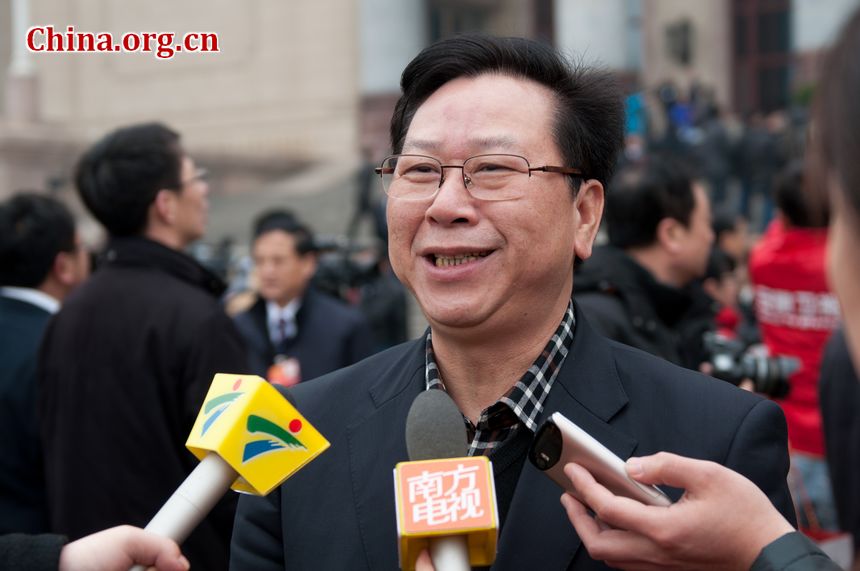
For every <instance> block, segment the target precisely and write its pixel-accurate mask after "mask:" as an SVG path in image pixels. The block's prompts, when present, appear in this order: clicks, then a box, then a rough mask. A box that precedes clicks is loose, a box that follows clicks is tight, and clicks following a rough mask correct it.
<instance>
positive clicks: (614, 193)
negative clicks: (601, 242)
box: [605, 156, 696, 249]
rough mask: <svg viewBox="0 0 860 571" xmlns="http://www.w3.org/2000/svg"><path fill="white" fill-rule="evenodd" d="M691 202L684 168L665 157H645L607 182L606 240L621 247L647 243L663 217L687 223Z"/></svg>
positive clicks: (691, 188)
mask: <svg viewBox="0 0 860 571" xmlns="http://www.w3.org/2000/svg"><path fill="white" fill-rule="evenodd" d="M695 205H696V201H695V196H694V194H693V178H692V177H691V175H690V173H689V172H688V171H687V169H686V168H684V167H683V166H682V165H681V164H679V163H677V162H676V161H673V160H672V159H669V158H664V157H656V156H652V157H649V158H648V159H647V160H646V161H644V162H643V163H641V164H636V165H632V166H629V167H627V168H625V169H624V170H622V171H621V172H619V173H618V174H617V175H616V176H615V178H614V179H613V180H612V183H611V184H610V185H609V191H608V192H607V193H606V213H605V217H606V218H605V220H606V226H607V231H608V234H609V242H610V243H611V244H612V245H613V246H616V247H618V248H622V249H627V248H634V247H638V246H649V245H651V244H653V243H654V241H655V240H656V239H657V226H658V224H659V223H660V221H661V220H663V219H664V218H674V219H675V220H677V221H678V222H680V223H681V224H683V225H684V226H689V225H690V215H691V214H692V212H693V209H694V208H695Z"/></svg>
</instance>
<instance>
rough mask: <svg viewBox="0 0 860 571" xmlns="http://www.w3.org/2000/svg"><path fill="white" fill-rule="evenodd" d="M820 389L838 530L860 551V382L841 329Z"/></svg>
mask: <svg viewBox="0 0 860 571" xmlns="http://www.w3.org/2000/svg"><path fill="white" fill-rule="evenodd" d="M818 390H819V396H820V402H821V420H822V425H823V427H824V444H825V449H826V452H827V467H828V469H829V471H830V484H831V486H832V487H833V498H834V499H835V500H836V511H837V513H838V514H839V527H840V528H841V529H843V530H845V531H848V532H850V533H851V535H852V536H853V538H854V546H855V547H854V548H855V550H856V551H858V552H860V418H858V414H857V413H858V411H860V382H858V377H857V372H856V371H855V370H854V366H853V364H852V362H851V355H850V354H849V352H848V346H847V344H846V341H845V332H844V331H842V330H841V329H840V330H838V331H836V332H835V333H834V334H833V336H832V337H831V338H830V341H829V342H828V343H827V347H826V348H825V350H824V356H823V357H822V359H821V377H820V379H819V382H818Z"/></svg>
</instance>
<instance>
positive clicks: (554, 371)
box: [424, 302, 576, 456]
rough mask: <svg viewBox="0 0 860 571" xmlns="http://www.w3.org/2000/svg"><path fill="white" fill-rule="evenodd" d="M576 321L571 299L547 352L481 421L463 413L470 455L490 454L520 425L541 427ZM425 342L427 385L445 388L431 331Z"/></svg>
mask: <svg viewBox="0 0 860 571" xmlns="http://www.w3.org/2000/svg"><path fill="white" fill-rule="evenodd" d="M575 324H576V319H575V318H574V315H573V302H569V303H568V304H567V311H565V313H564V318H563V319H562V320H561V323H560V324H559V326H558V329H556V331H555V333H554V334H553V336H552V338H551V339H550V340H549V342H548V343H547V344H546V347H544V350H543V352H542V353H541V354H540V355H539V356H538V358H537V359H536V360H535V362H534V363H532V366H531V367H529V369H528V371H526V373H525V374H524V375H523V376H522V378H520V380H519V381H517V382H516V384H514V386H513V387H511V390H510V391H508V392H507V394H505V395H504V396H503V397H501V398H500V399H499V400H497V401H496V402H495V403H493V404H492V405H490V406H489V407H488V408H486V409H484V410H483V411H482V412H481V416H480V417H479V418H478V423H477V424H472V422H471V421H470V420H469V419H468V418H466V417H465V416H464V417H463V421H464V422H465V423H466V430H467V432H468V435H469V442H470V444H469V456H482V455H483V456H486V455H489V454H490V452H491V451H492V450H493V449H494V448H495V447H496V446H498V445H500V444H501V443H503V442H504V441H505V440H507V439H508V438H510V437H511V436H513V435H514V433H515V432H516V431H517V429H518V428H519V427H520V426H525V427H526V428H528V429H529V430H530V431H532V432H535V431H536V430H537V423H536V421H535V419H536V418H537V417H538V415H539V414H540V413H541V412H542V411H543V403H544V401H545V400H546V397H547V395H548V394H549V391H550V389H551V388H552V384H553V382H554V381H555V378H556V376H557V375H558V371H559V370H560V369H561V365H562V363H564V359H565V357H567V352H568V350H569V349H570V344H571V342H572V341H573V328H574V326H575ZM425 346H426V361H425V367H424V377H425V380H426V383H427V389H428V390H429V389H440V390H443V391H444V390H445V384H444V382H443V381H442V378H441V377H440V375H439V368H438V367H437V365H436V357H435V355H434V354H433V342H432V339H431V335H430V332H428V333H427V340H426V343H425Z"/></svg>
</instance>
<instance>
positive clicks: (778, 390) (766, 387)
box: [704, 331, 800, 398]
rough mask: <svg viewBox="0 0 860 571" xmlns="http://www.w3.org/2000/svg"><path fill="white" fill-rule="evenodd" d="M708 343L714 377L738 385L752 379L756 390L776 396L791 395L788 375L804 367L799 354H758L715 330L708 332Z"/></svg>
mask: <svg viewBox="0 0 860 571" xmlns="http://www.w3.org/2000/svg"><path fill="white" fill-rule="evenodd" d="M704 346H705V350H706V351H707V352H708V354H709V355H710V359H709V362H710V363H711V365H713V367H714V368H713V371H712V372H711V376H713V377H716V378H718V379H721V380H723V381H728V382H730V383H732V384H733V385H735V386H737V385H739V384H740V382H741V381H742V380H744V379H750V380H751V381H752V382H753V387H754V389H753V390H755V392H757V393H762V394H765V395H767V396H769V397H772V398H783V397H785V396H786V395H787V394H788V392H789V390H791V385H790V384H789V383H788V378H789V377H790V376H791V375H793V374H794V373H795V372H797V371H798V370H799V369H800V360H799V359H797V358H796V357H789V356H786V355H776V356H772V357H769V356H766V355H758V354H756V353H754V352H752V351H749V350H748V349H747V347H746V346H745V345H744V344H743V343H741V342H740V341H737V340H734V339H729V338H727V337H725V336H724V335H720V334H719V333H716V332H713V331H710V332H708V333H705V336H704Z"/></svg>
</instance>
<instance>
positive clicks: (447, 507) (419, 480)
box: [394, 389, 499, 571]
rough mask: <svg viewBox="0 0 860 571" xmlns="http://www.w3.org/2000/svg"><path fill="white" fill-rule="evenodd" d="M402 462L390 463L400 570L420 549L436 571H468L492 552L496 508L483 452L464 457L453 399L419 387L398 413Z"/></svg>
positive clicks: (461, 429)
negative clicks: (402, 416)
mask: <svg viewBox="0 0 860 571" xmlns="http://www.w3.org/2000/svg"><path fill="white" fill-rule="evenodd" d="M406 447H407V449H408V451H409V458H410V461H409V462H400V463H399V464H397V466H396V467H395V469H394V498H395V505H396V511H397V533H398V540H399V541H398V552H399V555H400V567H401V568H402V569H403V570H404V571H412V570H413V569H415V561H416V559H418V555H419V554H420V553H421V551H422V550H423V549H428V550H429V552H430V558H431V559H432V560H433V565H434V567H435V568H436V569H437V571H469V570H471V568H472V566H484V565H490V564H491V563H492V562H493V561H494V560H495V558H496V543H497V541H498V519H499V517H498V512H497V508H496V489H495V483H494V480H493V469H492V466H491V464H490V461H489V459H487V457H486V456H475V457H465V451H466V428H465V425H464V423H463V417H462V415H461V414H460V411H459V410H458V409H457V406H456V405H455V404H454V401H452V400H451V398H450V397H449V396H448V394H447V393H446V392H445V391H442V390H434V389H430V390H426V391H424V392H423V393H421V394H420V395H418V397H417V398H416V399H415V401H414V402H413V403H412V408H410V409H409V415H408V416H407V418H406Z"/></svg>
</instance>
